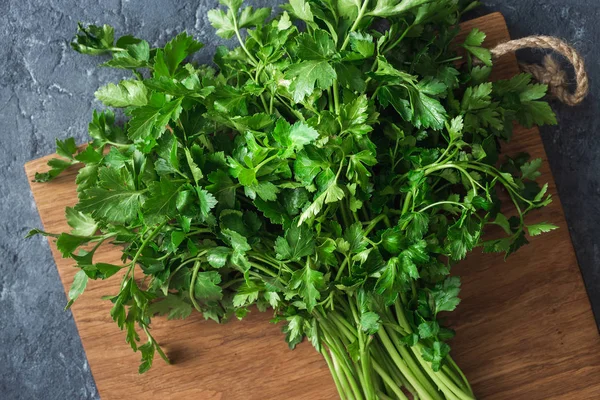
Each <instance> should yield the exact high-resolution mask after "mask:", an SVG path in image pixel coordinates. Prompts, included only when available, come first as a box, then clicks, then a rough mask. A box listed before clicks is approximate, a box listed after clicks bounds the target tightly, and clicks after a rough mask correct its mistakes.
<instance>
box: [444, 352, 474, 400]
mask: <svg viewBox="0 0 600 400" xmlns="http://www.w3.org/2000/svg"><path fill="white" fill-rule="evenodd" d="M446 360H447V361H448V363H449V364H450V365H451V366H452V367H453V368H454V370H455V371H456V372H457V373H458V375H460V377H461V378H462V380H463V382H464V386H465V387H466V389H467V390H468V391H469V394H470V395H471V396H473V388H471V384H470V383H469V380H468V379H467V377H466V376H465V374H464V373H463V372H462V370H461V369H460V368H459V366H458V365H457V364H456V362H454V360H453V359H452V357H450V355H447V356H446ZM473 397H474V396H473Z"/></svg>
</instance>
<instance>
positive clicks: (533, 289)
mask: <svg viewBox="0 0 600 400" xmlns="http://www.w3.org/2000/svg"><path fill="white" fill-rule="evenodd" d="M473 27H478V28H480V29H481V30H483V31H485V32H486V33H487V35H488V37H487V40H486V44H487V45H488V46H492V45H494V44H495V43H498V42H499V41H504V40H508V38H509V35H508V31H507V28H506V24H505V22H504V18H503V17H502V15H500V14H491V15H488V16H486V17H482V18H479V19H476V20H473V21H469V22H466V23H464V24H463V25H462V28H463V30H462V33H461V35H462V36H463V37H464V35H466V33H468V31H470V29H472V28H473ZM494 71H495V72H494V78H495V79H503V78H510V77H511V76H513V75H514V74H516V73H518V66H517V63H516V59H515V57H514V55H506V56H504V57H503V58H502V59H501V60H499V61H498V63H497V65H496V67H495V70H494ZM519 151H527V152H529V153H530V154H531V155H532V156H533V157H541V158H542V159H543V160H544V161H546V154H545V152H544V148H543V145H542V142H541V139H540V137H539V132H538V130H537V129H523V128H520V127H516V129H515V133H514V139H513V141H512V142H511V143H510V144H507V145H505V148H504V152H505V153H507V154H514V153H517V152H519ZM48 158H49V157H45V158H42V159H39V160H35V161H32V162H30V163H28V164H27V165H26V166H25V169H26V172H27V176H28V177H29V179H30V180H31V179H32V178H33V175H34V173H35V172H36V171H40V170H45V169H46V167H45V164H46V162H47V160H48ZM541 172H542V176H541V177H540V181H542V182H548V183H549V193H551V194H552V195H553V196H554V202H553V203H552V204H551V205H550V206H549V207H547V208H546V209H544V210H542V211H538V212H536V213H535V214H533V215H532V217H533V220H534V221H536V222H537V221H551V222H553V223H555V224H557V225H558V226H559V227H560V229H559V230H556V231H553V232H551V233H549V234H545V235H542V236H539V237H536V238H533V239H532V240H531V244H530V245H528V246H526V247H524V248H522V249H521V250H519V251H518V252H517V254H516V255H514V256H512V257H511V258H509V259H508V260H507V261H506V262H505V261H504V260H503V257H502V256H501V255H485V254H480V253H474V254H471V255H470V256H469V257H468V259H467V261H465V262H464V263H461V264H460V265H458V266H457V267H456V268H455V271H454V272H455V273H457V274H459V275H461V276H462V278H463V292H462V296H461V297H462V299H463V302H462V304H461V305H460V306H459V308H458V310H457V311H456V312H454V313H453V314H452V315H451V316H450V320H449V322H450V323H451V325H452V326H453V327H454V328H455V329H456V330H457V338H456V339H455V341H454V342H453V343H452V347H453V355H454V358H455V359H456V360H457V362H458V364H459V365H460V366H461V367H462V368H463V370H464V372H465V373H466V375H467V376H468V377H469V379H470V380H471V382H472V384H473V388H474V391H475V393H476V395H477V397H478V398H480V399H497V400H500V399H526V400H536V399H539V400H542V399H543V400H549V399H578V400H579V399H598V398H600V336H599V335H598V332H597V331H596V326H595V323H594V319H593V316H592V312H591V309H590V305H589V301H588V298H587V295H586V292H585V289H584V286H583V282H582V279H581V275H580V272H579V269H578V266H577V262H576V259H575V253H574V251H573V248H572V245H571V241H570V238H569V232H568V229H567V225H566V223H565V219H564V216H563V212H562V209H561V205H560V202H559V199H558V196H557V193H556V187H555V184H554V180H553V179H552V175H551V172H550V170H549V169H548V163H547V162H545V163H544V166H543V168H542V170H541ZM75 174H76V170H72V171H69V172H68V173H66V174H64V175H63V176H61V177H60V178H58V179H56V180H55V181H54V182H52V183H50V184H37V183H32V184H31V189H32V191H33V194H34V198H35V200H36V203H37V205H38V210H39V213H40V216H41V219H42V222H43V224H44V228H45V229H46V230H47V231H52V232H61V231H65V230H67V229H68V226H67V224H66V221H65V218H64V208H65V207H66V206H72V205H73V204H75V202H76V192H75V186H74V178H75ZM50 247H51V250H52V254H53V256H54V259H55V260H56V265H57V268H58V271H59V274H60V277H61V280H62V283H63V285H64V286H65V290H66V291H68V288H69V287H70V285H71V282H72V280H73V276H74V275H75V272H76V270H75V269H74V268H73V267H72V262H71V261H70V260H65V259H62V258H61V256H60V253H59V252H58V251H57V250H56V247H55V245H54V243H51V246H50ZM99 256H100V257H101V258H102V260H103V261H106V262H113V263H119V257H120V252H119V251H118V250H116V249H114V248H113V249H110V248H102V249H101V252H100V254H99ZM118 285H119V280H118V279H110V280H108V281H90V283H89V284H88V289H87V291H86V293H85V294H84V295H83V296H82V297H80V298H79V299H78V300H77V302H76V303H75V305H74V306H73V315H74V318H75V322H76V324H77V328H78V330H79V334H80V336H81V339H82V342H83V346H84V348H85V351H86V354H87V357H88V361H89V364H90V367H91V370H92V373H93V375H94V378H95V380H96V384H97V386H98V391H99V393H100V396H101V397H102V398H103V399H104V400H109V399H122V398H128V399H153V398H156V399H159V398H160V399H171V398H177V399H200V400H229V399H231V400H233V399H236V400H237V399H239V400H246V399H257V400H258V399H261V400H262V399H306V400H321V399H335V398H337V394H336V391H335V387H334V385H333V381H332V379H331V377H330V375H329V371H328V370H327V367H326V365H325V363H324V362H323V361H322V360H321V357H320V356H319V355H318V354H317V353H316V352H315V351H314V350H313V348H312V347H311V345H310V344H308V343H303V344H301V345H300V346H299V347H298V348H297V349H296V350H294V351H290V350H288V348H287V345H286V344H285V343H284V341H283V337H282V334H281V332H280V327H279V326H275V325H273V324H270V323H269V322H268V321H269V318H270V315H269V314H268V313H265V314H260V313H258V312H253V313H252V314H251V315H250V316H249V317H248V318H247V319H245V320H244V321H242V322H238V321H235V322H231V323H228V324H225V325H217V324H215V323H213V322H210V321H209V322H207V321H203V320H202V318H201V317H200V316H198V315H197V314H194V315H193V316H192V317H190V318H189V319H187V320H185V321H166V320H165V319H164V318H155V319H154V320H153V335H154V336H155V338H157V340H158V341H159V342H160V343H161V345H162V346H163V347H164V349H165V350H166V352H167V353H168V355H169V356H170V357H171V359H172V360H173V362H174V363H173V365H166V364H164V363H163V362H162V361H161V360H160V359H157V360H156V361H155V365H154V367H153V369H152V370H151V371H150V372H148V373H146V374H145V375H138V374H137V366H138V363H139V355H138V354H134V353H133V352H132V351H131V349H130V348H129V345H127V344H126V343H125V335H124V333H123V332H121V331H119V329H118V328H117V327H116V325H115V324H114V323H113V322H112V320H111V318H110V316H109V309H110V304H109V302H107V301H102V300H101V299H100V297H101V296H103V295H106V294H115V293H117V292H118Z"/></svg>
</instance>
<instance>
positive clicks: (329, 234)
mask: <svg viewBox="0 0 600 400" xmlns="http://www.w3.org/2000/svg"><path fill="white" fill-rule="evenodd" d="M241 3H242V0H221V4H222V5H223V6H224V7H225V9H216V10H211V11H210V12H209V14H208V17H209V20H210V21H211V23H212V25H213V26H214V27H215V28H216V29H217V34H218V35H219V36H221V37H223V38H227V39H228V38H232V37H234V36H235V37H236V38H237V40H238V42H239V47H235V48H233V49H228V48H225V47H219V48H218V50H217V53H216V55H215V58H214V65H197V64H195V63H188V62H185V60H186V58H187V57H188V56H189V55H191V54H192V53H194V52H196V51H198V50H200V49H201V48H202V44H201V43H199V42H197V41H195V40H194V39H193V38H192V37H191V36H189V35H187V34H186V33H182V34H180V35H178V36H176V37H175V38H174V39H172V40H171V41H170V42H168V43H167V44H166V45H165V46H164V48H151V47H150V46H149V44H148V42H146V41H144V40H142V39H138V38H135V37H132V36H123V37H120V38H119V39H118V40H116V41H115V38H114V30H113V28H111V27H110V26H107V25H104V26H88V27H84V26H80V27H79V34H78V35H77V37H76V38H75V39H74V41H73V43H72V46H73V48H74V49H75V50H77V51H79V52H81V53H85V54H93V55H96V54H106V55H110V56H111V57H110V59H108V61H106V62H105V63H104V64H103V66H107V67H113V68H122V69H127V70H130V71H131V72H132V73H133V74H132V77H131V79H127V80H123V81H121V82H119V83H117V84H112V83H111V84H108V85H106V86H103V87H101V88H100V89H98V91H97V92H96V98H97V99H98V100H100V101H101V102H102V103H104V105H106V106H107V109H105V110H104V111H102V112H95V113H94V115H93V120H92V122H91V123H90V125H89V133H90V136H91V137H92V138H93V141H92V142H91V143H90V144H89V145H88V146H87V147H85V149H83V150H78V148H77V147H76V146H75V143H74V141H73V140H72V139H69V140H66V141H57V144H58V154H59V155H60V156H61V158H57V159H53V160H52V161H50V163H49V165H50V167H51V169H50V170H49V171H48V172H46V173H40V174H38V175H37V176H36V179H37V180H38V181H49V180H51V179H52V178H54V177H55V176H57V175H58V174H59V173H60V172H61V171H63V170H65V169H66V168H68V167H70V166H71V165H74V164H78V165H79V164H81V165H82V168H81V169H80V170H79V173H78V175H77V190H78V194H79V202H78V204H77V205H76V206H75V207H74V208H68V209H67V210H66V217H67V221H68V223H69V225H70V226H71V227H72V228H73V230H72V232H70V233H62V234H59V235H57V234H50V233H46V232H42V231H39V230H34V231H32V234H36V233H41V234H44V235H49V236H53V237H55V238H56V242H57V246H58V249H59V250H60V251H61V252H62V254H63V256H64V257H70V258H72V259H73V260H74V261H75V262H76V267H77V268H79V272H78V273H77V274H76V276H75V280H74V282H73V286H72V288H71V290H70V292H69V297H70V301H69V306H70V304H71V303H72V302H73V301H74V300H76V299H77V297H78V296H79V295H81V293H82V292H83V291H84V289H85V287H86V284H87V282H88V280H89V279H107V278H110V277H111V276H113V275H116V276H117V277H118V278H117V279H121V286H120V287H121V289H120V291H119V292H118V293H115V294H113V295H112V296H110V297H109V300H110V301H111V302H112V303H113V307H112V310H111V315H112V317H113V319H114V320H115V322H116V323H117V324H118V326H119V327H120V328H121V329H123V330H125V331H126V340H127V342H128V343H129V344H131V347H132V348H133V350H139V351H140V352H141V354H142V364H141V366H140V372H144V371H146V370H148V369H149V368H150V367H151V365H152V362H153V358H154V355H155V353H156V352H157V353H158V354H159V355H160V356H161V357H162V358H164V359H165V360H167V357H166V355H165V354H164V353H163V351H162V350H161V348H160V346H159V345H158V343H157V341H156V339H155V338H154V337H153V336H152V334H151V331H150V321H151V318H152V317H154V316H155V315H156V314H160V315H167V316H168V318H185V317H187V316H188V315H190V313H191V312H192V311H193V310H194V309H196V310H197V311H199V312H201V313H202V314H203V315H204V317H205V318H207V319H213V320H215V321H217V322H222V321H225V320H227V319H229V318H231V317H232V316H235V317H237V318H240V319H241V318H243V317H244V316H245V315H246V314H247V313H248V312H249V310H250V308H251V307H253V306H255V307H256V308H258V309H259V310H261V311H265V310H267V309H272V310H273V313H274V319H275V320H276V321H280V322H282V323H283V331H284V333H285V336H286V340H287V342H288V343H289V345H290V347H292V348H293V347H294V346H295V345H296V344H297V343H299V342H300V341H302V340H303V338H304V337H307V338H308V339H309V340H310V341H311V343H312V344H313V345H314V347H315V348H316V349H317V351H319V352H320V353H321V354H322V355H323V357H324V359H325V361H326V362H327V364H328V365H329V367H330V369H331V373H332V376H333V380H334V382H335V384H336V386H337V388H338V390H339V394H340V396H341V397H342V398H344V399H354V400H362V399H367V400H370V399H377V398H378V399H389V398H399V399H406V398H407V396H408V395H410V394H412V396H413V398H420V399H472V398H473V393H472V391H471V388H470V386H469V384H468V382H467V380H466V378H465V377H464V375H463V374H462V372H461V371H460V369H459V368H458V367H457V365H456V364H455V363H454V362H453V361H452V358H450V356H449V355H448V353H449V351H450V347H449V346H448V344H447V343H446V342H447V340H448V339H450V338H452V337H453V335H454V332H453V331H452V330H451V329H448V328H446V327H444V326H443V325H442V324H441V322H440V319H439V318H440V313H442V312H448V311H453V310H454V309H455V308H456V306H457V305H458V303H459V298H458V294H459V291H460V280H459V278H458V277H456V276H449V275H450V270H451V267H452V265H453V264H455V263H456V262H457V261H459V260H462V259H463V258H465V256H466V255H467V253H468V252H469V251H471V250H472V249H474V248H476V247H482V248H483V251H486V252H491V251H493V252H505V253H506V254H507V255H508V254H510V253H512V252H514V251H516V250H517V249H518V248H519V247H520V246H522V245H524V244H525V243H527V239H526V235H527V234H529V235H538V234H540V233H541V232H545V231H548V230H550V229H553V228H554V226H552V225H551V224H546V223H544V224H535V225H527V224H526V222H525V219H524V217H525V216H526V214H528V213H529V212H530V211H532V210H534V209H536V208H539V207H542V206H544V205H546V204H548V203H549V202H550V198H549V196H547V195H546V189H547V186H543V187H542V188H540V187H539V186H538V185H537V184H536V183H535V179H536V178H537V177H538V176H539V172H537V169H538V168H539V166H540V163H541V160H539V159H536V160H532V161H529V160H528V156H527V155H523V154H520V155H518V156H516V157H514V158H506V159H505V160H503V161H501V160H500V158H499V150H500V146H501V143H502V141H505V140H508V139H510V137H511V129H512V126H513V122H515V121H516V122H518V123H520V124H522V125H524V126H531V125H532V124H554V123H556V120H555V117H554V114H553V113H552V111H551V109H550V107H549V106H548V104H547V103H546V102H543V101H540V99H541V98H542V97H543V96H544V95H545V93H546V86H544V85H539V84H533V83H531V77H530V76H529V75H527V74H521V75H517V76H515V77H514V78H512V79H510V80H507V81H499V82H494V83H491V82H488V77H489V75H490V73H491V71H492V60H491V56H490V52H489V51H488V50H487V49H485V48H483V47H482V46H481V44H482V43H483V40H484V38H485V34H484V33H483V32H481V31H479V30H477V29H474V30H473V31H472V32H471V33H470V34H469V35H468V36H467V38H466V40H465V41H464V43H458V44H456V43H454V39H455V36H456V34H457V32H458V28H457V22H458V20H459V18H460V16H461V13H462V12H464V11H465V10H466V9H470V8H472V7H474V6H475V5H476V4H475V3H471V2H469V1H467V2H465V1H459V0H310V1H306V0H290V2H289V4H286V5H284V6H283V9H284V11H283V13H282V14H280V15H278V16H277V17H275V18H274V19H269V18H270V16H271V10H270V9H268V8H259V9H256V10H255V9H253V8H252V7H251V6H248V7H245V8H241V5H242V4H241ZM476 60H477V62H476ZM111 108H118V109H122V110H123V113H124V115H125V116H126V118H125V121H123V122H122V123H115V115H114V114H113V112H112V111H110V109H111ZM503 201H504V202H505V203H506V202H508V203H509V204H512V205H513V207H512V208H513V209H514V210H515V211H514V212H512V216H510V217H508V216H506V215H505V214H504V213H502V212H501V209H502V210H505V211H506V210H507V209H506V208H502V207H501V205H502V202H503ZM493 226H497V227H500V228H501V229H502V230H503V231H504V232H505V235H504V236H502V237H500V238H495V239H485V240H484V239H483V237H484V231H485V230H486V229H487V228H490V227H493ZM107 243H112V244H114V245H117V246H119V247H120V248H121V249H122V251H123V255H122V261H123V264H122V265H112V264H105V263H100V262H96V261H95V260H94V253H95V252H96V250H97V249H98V248H99V247H100V246H101V245H103V244H107ZM138 267H139V268H138ZM141 331H143V332H144V334H145V336H146V337H147V340H146V341H145V343H144V344H140V341H141V339H140V332H141Z"/></svg>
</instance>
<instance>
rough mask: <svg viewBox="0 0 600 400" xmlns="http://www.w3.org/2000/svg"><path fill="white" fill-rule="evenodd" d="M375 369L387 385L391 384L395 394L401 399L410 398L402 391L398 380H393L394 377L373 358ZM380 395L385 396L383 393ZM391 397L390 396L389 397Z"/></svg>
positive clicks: (390, 386) (406, 399)
mask: <svg viewBox="0 0 600 400" xmlns="http://www.w3.org/2000/svg"><path fill="white" fill-rule="evenodd" d="M373 369H374V370H375V372H377V374H378V375H379V376H381V379H383V381H384V382H385V383H387V385H388V386H389V388H390V389H392V391H393V392H394V394H395V395H396V396H397V397H398V398H399V399H401V400H408V397H406V395H405V394H404V393H403V392H402V390H400V388H399V387H398V385H397V384H396V382H394V381H393V380H392V378H390V376H389V375H388V374H387V373H386V372H385V370H384V369H383V368H381V366H380V365H379V364H378V363H377V361H375V360H373ZM379 397H381V398H385V397H387V396H385V397H383V396H382V394H381V393H380V394H379ZM387 398H388V399H389V397H387Z"/></svg>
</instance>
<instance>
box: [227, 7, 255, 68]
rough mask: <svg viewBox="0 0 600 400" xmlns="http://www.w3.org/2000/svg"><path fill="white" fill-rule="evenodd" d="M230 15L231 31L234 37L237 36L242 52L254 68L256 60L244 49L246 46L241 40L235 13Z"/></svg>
mask: <svg viewBox="0 0 600 400" xmlns="http://www.w3.org/2000/svg"><path fill="white" fill-rule="evenodd" d="M231 15H232V16H233V29H234V31H235V36H237V39H238V42H240V46H241V47H242V50H244V52H245V53H246V55H247V56H248V58H249V59H250V62H251V64H252V65H253V66H256V65H257V64H258V60H256V58H254V56H253V55H252V54H251V53H250V52H249V51H248V49H247V48H246V45H245V44H244V41H243V40H242V36H241V35H240V30H239V28H238V21H237V17H236V15H235V12H232V13H231Z"/></svg>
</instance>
